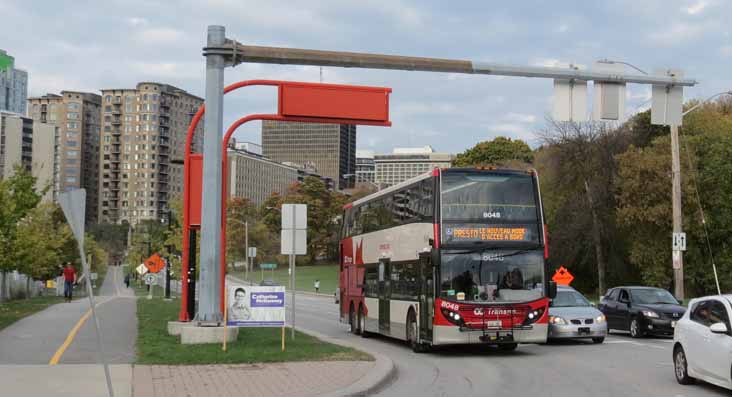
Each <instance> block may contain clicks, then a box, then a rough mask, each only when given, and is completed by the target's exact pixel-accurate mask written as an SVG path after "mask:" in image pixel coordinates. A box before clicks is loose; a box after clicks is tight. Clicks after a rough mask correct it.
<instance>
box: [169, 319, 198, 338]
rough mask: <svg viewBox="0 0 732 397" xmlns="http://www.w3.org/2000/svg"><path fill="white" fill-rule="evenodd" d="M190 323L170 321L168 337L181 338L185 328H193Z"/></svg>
mask: <svg viewBox="0 0 732 397" xmlns="http://www.w3.org/2000/svg"><path fill="white" fill-rule="evenodd" d="M193 326H195V324H193V323H191V322H190V321H168V335H173V336H180V333H181V332H182V329H183V328H184V327H193Z"/></svg>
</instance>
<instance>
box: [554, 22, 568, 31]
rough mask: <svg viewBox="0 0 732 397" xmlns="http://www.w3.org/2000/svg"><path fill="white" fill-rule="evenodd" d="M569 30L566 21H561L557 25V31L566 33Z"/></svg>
mask: <svg viewBox="0 0 732 397" xmlns="http://www.w3.org/2000/svg"><path fill="white" fill-rule="evenodd" d="M567 32H569V25H567V24H566V23H563V24H561V25H559V26H558V27H557V33H567Z"/></svg>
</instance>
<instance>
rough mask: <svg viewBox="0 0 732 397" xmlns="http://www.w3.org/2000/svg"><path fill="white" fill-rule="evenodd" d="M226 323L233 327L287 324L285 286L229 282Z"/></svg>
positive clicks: (279, 325) (280, 325)
mask: <svg viewBox="0 0 732 397" xmlns="http://www.w3.org/2000/svg"><path fill="white" fill-rule="evenodd" d="M227 290H228V291H227V299H226V303H227V313H226V324H227V325H228V326H232V327H282V326H284V325H285V287H282V286H253V285H243V284H229V283H227Z"/></svg>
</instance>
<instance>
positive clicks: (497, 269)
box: [440, 250, 544, 302]
mask: <svg viewBox="0 0 732 397" xmlns="http://www.w3.org/2000/svg"><path fill="white" fill-rule="evenodd" d="M543 268H544V257H543V252H542V251H541V250H520V251H517V250H478V251H465V250H462V251H461V250H451V251H443V253H442V264H441V268H440V274H441V282H440V296H441V297H442V298H444V299H449V300H455V301H468V302H528V301H532V300H536V299H539V298H541V297H543V296H544V272H543Z"/></svg>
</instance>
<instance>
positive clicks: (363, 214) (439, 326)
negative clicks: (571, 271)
mask: <svg viewBox="0 0 732 397" xmlns="http://www.w3.org/2000/svg"><path fill="white" fill-rule="evenodd" d="M344 210H345V211H344V218H343V219H344V222H343V229H342V236H341V244H340V252H341V253H340V299H339V302H340V317H341V321H342V322H347V323H349V324H350V325H351V331H352V332H354V333H356V334H361V335H363V336H367V335H369V334H371V333H379V334H383V335H387V336H390V337H394V338H398V339H402V340H405V341H407V342H408V343H409V344H410V345H411V347H412V348H413V349H414V350H415V351H424V350H427V349H429V347H430V346H435V345H448V344H470V343H483V344H493V345H498V346H499V348H501V349H506V350H513V349H515V348H516V346H517V344H518V343H542V342H545V341H546V339H547V327H548V317H549V315H548V311H549V310H548V303H549V297H551V296H553V295H554V294H555V293H556V284H554V283H553V282H551V281H549V280H547V269H546V259H547V257H548V250H547V242H546V226H545V224H544V213H543V209H542V204H541V194H540V190H539V179H538V175H537V174H536V172H535V171H533V170H529V171H525V172H524V171H515V170H499V169H465V168H449V169H443V170H440V169H435V170H433V171H432V172H429V173H426V174H424V175H421V176H418V177H416V178H413V179H411V180H408V181H406V182H403V183H401V184H399V185H395V186H392V187H389V188H387V189H384V190H381V191H379V192H377V193H374V194H372V195H369V196H367V197H364V198H362V199H360V200H357V201H355V202H353V203H351V204H348V205H346V206H345V208H344Z"/></svg>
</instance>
